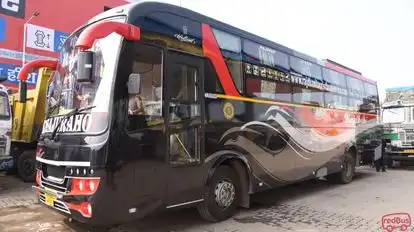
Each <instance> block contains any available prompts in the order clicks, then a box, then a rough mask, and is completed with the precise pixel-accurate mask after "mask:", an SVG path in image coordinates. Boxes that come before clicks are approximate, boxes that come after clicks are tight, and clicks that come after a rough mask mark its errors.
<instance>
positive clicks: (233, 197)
mask: <svg viewBox="0 0 414 232" xmlns="http://www.w3.org/2000/svg"><path fill="white" fill-rule="evenodd" d="M240 189H241V188H240V185H239V179H238V178H237V174H236V172H235V171H234V170H233V169H232V168H230V167H229V166H224V165H223V166H220V167H218V168H217V170H216V171H215V172H214V174H213V177H212V178H211V180H210V183H209V184H208V186H206V191H205V193H206V196H205V197H204V202H202V203H200V204H199V205H198V211H199V213H200V215H201V216H202V217H203V218H204V219H205V220H207V221H211V222H219V221H223V220H226V219H228V218H230V217H232V216H233V215H234V214H235V213H236V210H237V206H238V202H239V199H240V196H241V194H240Z"/></svg>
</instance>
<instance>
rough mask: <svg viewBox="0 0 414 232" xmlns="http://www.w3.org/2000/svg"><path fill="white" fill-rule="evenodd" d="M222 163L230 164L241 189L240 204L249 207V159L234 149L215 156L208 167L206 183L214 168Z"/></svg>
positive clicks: (250, 183) (250, 179)
mask: <svg viewBox="0 0 414 232" xmlns="http://www.w3.org/2000/svg"><path fill="white" fill-rule="evenodd" d="M222 165H227V166H230V167H231V168H232V169H233V170H234V171H235V172H236V174H237V177H238V178H239V184H240V189H241V201H240V206H242V207H245V208H249V206H250V193H251V191H252V175H251V172H252V169H251V167H250V164H249V161H248V160H247V158H246V157H245V156H244V155H243V154H242V153H239V152H236V151H225V152H224V153H223V154H222V155H221V156H220V157H219V158H217V160H216V161H215V162H214V163H213V165H212V166H211V168H210V169H209V171H208V175H207V178H206V182H205V184H206V185H208V184H209V183H210V180H211V178H212V176H213V174H214V172H215V171H216V169H217V168H218V167H220V166H222Z"/></svg>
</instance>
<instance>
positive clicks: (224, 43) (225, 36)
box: [213, 28, 241, 53]
mask: <svg viewBox="0 0 414 232" xmlns="http://www.w3.org/2000/svg"><path fill="white" fill-rule="evenodd" d="M213 33H214V36H215V37H216V40H217V43H218V45H219V47H220V49H222V50H227V51H231V52H234V53H240V51H241V40H240V38H239V37H237V36H234V35H231V34H229V33H227V32H224V31H220V30H217V29H215V28H213Z"/></svg>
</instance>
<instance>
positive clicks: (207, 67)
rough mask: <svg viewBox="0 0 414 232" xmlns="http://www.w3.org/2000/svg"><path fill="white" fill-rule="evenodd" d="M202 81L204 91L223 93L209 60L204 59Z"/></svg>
mask: <svg viewBox="0 0 414 232" xmlns="http://www.w3.org/2000/svg"><path fill="white" fill-rule="evenodd" d="M204 81H205V88H206V93H224V91H223V87H222V86H221V83H220V80H219V78H218V76H217V73H216V70H214V67H213V64H212V63H211V61H210V60H207V59H205V60H204Z"/></svg>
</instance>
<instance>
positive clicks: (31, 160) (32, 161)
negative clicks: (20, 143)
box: [17, 150, 36, 182]
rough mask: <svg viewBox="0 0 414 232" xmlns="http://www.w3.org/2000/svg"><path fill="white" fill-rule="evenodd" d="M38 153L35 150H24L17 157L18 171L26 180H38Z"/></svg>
mask: <svg viewBox="0 0 414 232" xmlns="http://www.w3.org/2000/svg"><path fill="white" fill-rule="evenodd" d="M35 157H36V155H35V151H34V150H27V151H24V152H22V154H20V155H19V156H18V157H17V171H18V173H19V177H20V178H21V179H22V180H23V181H25V182H34V181H35V180H36V158H35Z"/></svg>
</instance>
